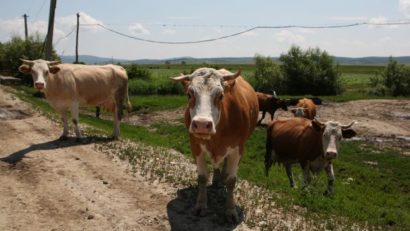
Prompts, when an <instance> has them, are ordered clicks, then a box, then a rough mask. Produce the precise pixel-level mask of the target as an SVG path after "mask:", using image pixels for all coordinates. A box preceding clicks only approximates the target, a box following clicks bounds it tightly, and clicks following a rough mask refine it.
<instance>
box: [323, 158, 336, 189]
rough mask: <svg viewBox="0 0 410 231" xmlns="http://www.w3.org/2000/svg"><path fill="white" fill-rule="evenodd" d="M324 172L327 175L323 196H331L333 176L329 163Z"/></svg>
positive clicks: (331, 165)
mask: <svg viewBox="0 0 410 231" xmlns="http://www.w3.org/2000/svg"><path fill="white" fill-rule="evenodd" d="M325 171H326V174H327V190H326V192H325V193H324V194H325V195H326V196H331V195H332V194H333V182H334V181H335V174H334V172H333V164H332V163H329V164H328V165H327V166H326V167H325Z"/></svg>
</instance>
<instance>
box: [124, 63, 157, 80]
mask: <svg viewBox="0 0 410 231" xmlns="http://www.w3.org/2000/svg"><path fill="white" fill-rule="evenodd" d="M125 69H126V70H127V74H128V79H140V80H145V81H149V80H150V79H151V72H150V70H148V69H147V68H145V67H143V66H140V65H138V64H130V65H127V66H125Z"/></svg>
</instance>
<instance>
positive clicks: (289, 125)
mask: <svg viewBox="0 0 410 231" xmlns="http://www.w3.org/2000/svg"><path fill="white" fill-rule="evenodd" d="M353 124H354V122H352V123H350V124H349V125H341V124H340V123H338V122H334V121H328V122H326V123H322V122H319V121H318V120H316V119H315V120H313V121H311V120H309V119H306V118H300V117H294V118H288V119H281V120H276V121H274V122H273V123H272V124H270V125H269V127H268V131H267V138H266V154H265V174H266V175H268V172H269V169H270V167H271V166H272V163H274V162H279V163H282V164H284V165H285V169H286V174H287V175H288V178H289V182H290V185H291V187H294V186H295V183H294V181H293V176H292V170H291V166H292V164H293V163H299V164H300V166H301V167H302V169H303V175H304V186H307V185H308V184H309V182H310V180H311V176H310V172H313V173H318V172H319V171H320V170H322V169H325V170H326V173H327V177H328V186H327V191H326V194H327V195H331V194H332V193H333V181H334V173H333V165H332V160H333V159H335V158H336V157H337V155H338V151H337V146H338V143H339V142H340V141H341V139H342V137H343V138H351V137H353V136H355V135H356V132H355V131H354V130H352V129H350V127H351V126H352V125H353Z"/></svg>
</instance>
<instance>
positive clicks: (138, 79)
mask: <svg viewBox="0 0 410 231" xmlns="http://www.w3.org/2000/svg"><path fill="white" fill-rule="evenodd" d="M43 50H44V44H43V40H42V39H41V38H40V36H38V35H36V36H34V37H33V36H31V37H28V39H22V38H20V37H13V38H12V39H11V40H10V41H8V42H5V43H0V71H1V72H2V74H5V75H13V76H17V77H21V78H22V82H23V83H25V84H32V83H31V81H32V80H31V78H27V77H23V76H22V74H20V73H18V71H17V69H18V66H19V65H20V63H21V62H20V58H24V59H39V58H43V59H44V52H43ZM53 59H54V60H59V59H60V58H59V57H58V55H57V54H56V52H55V50H53ZM254 60H255V70H254V72H253V76H252V77H251V78H248V80H249V82H250V83H251V84H252V85H253V86H254V88H255V90H256V91H260V92H267V93H272V92H273V91H276V92H277V93H279V94H282V95H284V94H287V95H317V96H319V95H338V94H341V93H343V90H344V89H343V86H342V84H341V82H340V76H341V72H340V71H339V65H338V64H336V63H335V61H334V57H333V56H331V55H329V54H328V53H327V52H326V51H323V50H321V49H319V48H308V49H307V50H303V49H301V48H300V47H298V46H292V47H291V48H290V49H289V51H288V52H287V53H284V54H281V55H280V57H279V60H278V62H275V61H273V59H272V58H271V57H264V56H262V55H256V56H255V58H254ZM120 65H121V64H120ZM205 65H206V64H205ZM123 66H124V67H125V68H126V70H127V72H128V76H129V79H130V85H129V87H130V93H131V94H137V95H138V94H142V95H148V94H181V93H183V92H182V88H181V87H180V86H179V84H174V83H168V82H166V81H168V80H166V81H165V80H164V81H162V82H161V81H160V82H158V81H153V78H152V71H151V70H150V69H148V68H146V67H144V66H142V65H137V64H129V65H123ZM190 71H193V70H190ZM185 74H187V73H185ZM369 84H370V87H371V90H370V91H369V94H373V95H380V96H386V95H392V96H408V95H410V67H409V66H406V65H403V64H399V63H397V61H396V60H394V59H393V58H392V57H391V58H390V59H389V63H388V64H387V65H386V67H385V68H384V70H383V71H382V72H380V73H377V74H376V75H375V76H374V77H372V78H371V79H370V83H369Z"/></svg>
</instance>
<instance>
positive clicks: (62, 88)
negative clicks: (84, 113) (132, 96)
mask: <svg viewBox="0 0 410 231" xmlns="http://www.w3.org/2000/svg"><path fill="white" fill-rule="evenodd" d="M22 61H23V64H22V65H21V66H20V67H19V71H20V72H23V73H26V74H28V73H31V75H32V77H33V82H34V87H35V88H36V89H38V90H40V91H42V92H44V94H45V96H46V98H47V101H48V102H49V104H50V105H51V106H52V107H53V108H54V109H55V110H56V111H57V112H59V113H60V114H61V119H62V121H63V124H64V130H63V134H62V135H61V137H60V139H66V138H67V135H68V125H67V111H68V110H71V116H72V121H73V124H74V128H75V134H76V137H77V140H80V139H81V138H82V136H81V133H80V129H79V127H78V113H79V106H80V105H89V106H103V107H104V108H106V109H107V110H109V111H112V112H114V129H113V133H112V138H113V139H118V137H119V135H120V121H121V115H122V108H123V103H125V102H124V101H125V100H126V104H127V108H128V110H129V111H130V110H131V104H130V101H129V97H128V76H127V72H126V71H125V69H124V68H122V67H120V66H117V65H111V64H109V65H101V66H100V65H80V64H59V65H57V64H58V62H56V61H51V62H50V61H46V60H42V59H37V60H33V61H31V60H23V59H22Z"/></svg>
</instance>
